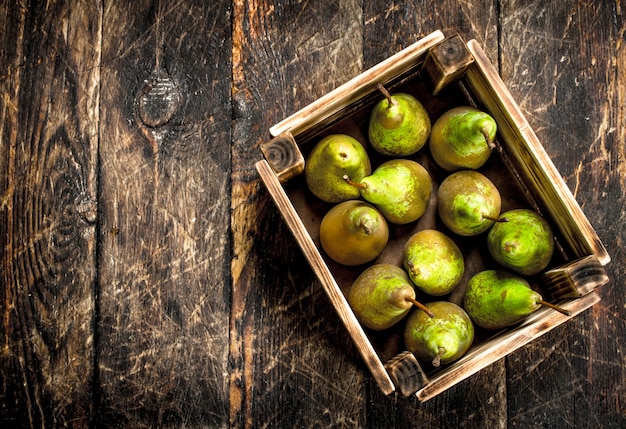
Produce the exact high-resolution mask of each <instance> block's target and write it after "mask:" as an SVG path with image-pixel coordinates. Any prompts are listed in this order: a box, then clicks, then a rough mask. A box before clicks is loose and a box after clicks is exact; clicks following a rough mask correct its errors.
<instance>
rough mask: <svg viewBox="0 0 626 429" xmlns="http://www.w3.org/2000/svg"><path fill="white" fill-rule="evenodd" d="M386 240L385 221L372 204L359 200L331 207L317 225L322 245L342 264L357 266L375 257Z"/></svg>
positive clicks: (387, 235) (383, 246)
mask: <svg viewBox="0 0 626 429" xmlns="http://www.w3.org/2000/svg"><path fill="white" fill-rule="evenodd" d="M388 239H389V228H388V226H387V221H386V220H385V218H384V217H383V215H382V214H381V213H380V212H379V211H378V210H376V208H375V207H373V206H372V205H371V204H369V203H367V202H365V201H362V200H349V201H344V202H341V203H339V204H337V205H335V206H333V207H332V208H331V209H330V210H329V211H328V212H327V213H326V214H325V215H324V217H323V218H322V222H321V224H320V244H321V245H322V248H323V249H324V251H325V252H326V254H327V255H328V256H329V257H330V258H331V259H333V260H334V261H336V262H339V263H340V264H343V265H348V266H353V265H360V264H364V263H366V262H369V261H371V260H373V259H375V258H376V257H377V256H378V255H379V254H380V253H381V252H382V251H383V249H384V248H385V246H386V245H387V241H388Z"/></svg>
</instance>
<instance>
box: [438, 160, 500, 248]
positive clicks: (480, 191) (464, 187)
mask: <svg viewBox="0 0 626 429" xmlns="http://www.w3.org/2000/svg"><path fill="white" fill-rule="evenodd" d="M501 207H502V199H501V197H500V192H499V191H498V189H497V188H496V186H495V185H494V184H493V182H492V181H491V180H489V179H488V178H487V177H486V176H485V175H483V174H481V173H479V172H477V171H473V170H461V171H457V172H455V173H452V174H450V175H449V176H448V177H446V178H445V179H444V180H443V181H442V182H441V185H440V186H439V189H438V191H437V212H438V213H439V217H440V218H441V220H442V222H443V223H444V224H445V225H446V226H447V227H448V228H450V230H451V231H452V232H454V233H456V234H459V235H462V236H473V235H477V234H480V233H482V232H485V231H487V230H488V229H489V228H491V226H492V225H493V224H494V223H495V222H496V221H497V220H498V216H499V215H500V210H501Z"/></svg>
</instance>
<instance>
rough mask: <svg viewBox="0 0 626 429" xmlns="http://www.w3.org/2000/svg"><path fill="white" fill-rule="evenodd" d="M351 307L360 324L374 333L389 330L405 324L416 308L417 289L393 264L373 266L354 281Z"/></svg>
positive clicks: (350, 301) (350, 300) (349, 297)
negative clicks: (414, 307)
mask: <svg viewBox="0 0 626 429" xmlns="http://www.w3.org/2000/svg"><path fill="white" fill-rule="evenodd" d="M347 299H348V304H350V308H352V311H354V314H355V316H356V318H357V319H358V320H359V322H361V324H362V325H363V326H365V327H367V328H369V329H372V330H375V331H382V330H384V329H388V328H390V327H392V326H393V325H395V324H396V323H398V322H399V321H400V320H402V319H403V318H404V317H405V316H406V315H407V314H408V313H409V310H411V308H412V307H413V306H414V305H416V306H418V307H420V308H424V309H425V310H426V311H428V310H427V309H426V308H425V307H424V306H423V305H422V304H421V303H420V302H419V301H416V299H415V289H414V288H413V284H412V283H411V280H410V279H409V277H408V275H407V274H406V272H405V271H404V270H403V269H402V268H400V267H398V266H396V265H391V264H374V265H371V266H370V267H368V268H366V269H365V270H364V271H363V272H362V273H361V274H360V275H359V276H358V277H357V279H356V280H355V281H354V283H353V284H352V287H351V288H350V291H349V292H348V295H347Z"/></svg>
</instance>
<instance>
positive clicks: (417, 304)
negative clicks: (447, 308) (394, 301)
mask: <svg viewBox="0 0 626 429" xmlns="http://www.w3.org/2000/svg"><path fill="white" fill-rule="evenodd" d="M406 300H407V301H409V302H412V303H413V305H415V306H416V307H417V308H419V309H420V310H422V311H423V312H424V313H426V314H427V315H428V317H430V318H431V319H432V318H433V317H435V313H433V312H432V311H430V310H429V309H428V307H426V306H425V305H424V304H422V303H421V302H419V301H418V300H416V299H413V298H411V297H409V296H407V297H406Z"/></svg>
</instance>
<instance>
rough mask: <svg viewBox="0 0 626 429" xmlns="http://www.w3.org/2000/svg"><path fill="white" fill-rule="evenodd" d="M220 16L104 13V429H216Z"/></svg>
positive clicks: (223, 369) (220, 386) (221, 396)
mask: <svg viewBox="0 0 626 429" xmlns="http://www.w3.org/2000/svg"><path fill="white" fill-rule="evenodd" d="M229 13H230V10H229V5H228V4H226V3H223V2H217V3H208V2H204V1H197V2H178V3H168V2H151V1H143V2H133V3H132V4H123V3H122V2H111V3H107V4H106V5H105V8H104V18H103V21H104V25H103V48H102V69H103V71H102V84H101V86H102V104H103V105H104V106H108V108H107V109H106V111H103V113H102V120H101V126H100V156H101V186H100V198H101V236H100V240H101V252H100V260H99V263H100V272H99V279H100V291H99V293H100V296H99V303H100V307H99V309H100V313H99V315H100V317H99V325H98V339H99V341H98V354H97V359H98V367H97V369H98V378H97V383H98V384H99V387H100V392H99V397H98V400H99V401H98V416H97V422H98V425H101V426H102V427H111V426H123V427H155V426H158V427H181V426H187V427H189V426H192V427H193V426H196V425H206V426H210V427H226V426H227V416H228V411H227V410H228V403H229V398H228V387H227V386H228V385H227V378H226V377H225V374H226V373H227V372H228V337H229V332H228V314H229V312H230V305H229V303H230V299H229V295H230V276H229V256H230V250H229V249H230V246H231V242H230V237H229V234H228V227H229V209H230V206H229V201H228V198H225V197H224V196H225V195H228V193H229V183H230V149H229V145H228V142H229V141H230V110H231V109H230V79H229V76H230V39H229V29H230V26H229V22H230V21H229ZM121 29H123V31H120V30H121Z"/></svg>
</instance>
